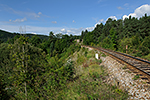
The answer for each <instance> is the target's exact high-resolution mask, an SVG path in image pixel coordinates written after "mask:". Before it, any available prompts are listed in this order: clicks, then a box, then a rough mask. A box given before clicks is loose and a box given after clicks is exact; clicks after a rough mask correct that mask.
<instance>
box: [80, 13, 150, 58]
mask: <svg viewBox="0 0 150 100" xmlns="http://www.w3.org/2000/svg"><path fill="white" fill-rule="evenodd" d="M149 23H150V16H147V14H145V16H143V17H141V18H139V19H138V18H135V17H131V16H129V18H126V19H124V20H122V19H119V20H117V21H116V20H113V19H111V18H109V19H108V20H107V21H106V23H105V24H104V25H103V24H102V23H101V24H98V25H97V26H96V27H95V29H94V30H93V31H92V32H88V31H87V30H85V31H82V33H81V37H80V41H82V40H83V44H85V45H91V46H101V47H103V48H107V49H111V50H116V51H119V52H123V53H126V46H127V47H128V49H127V53H128V54H130V55H133V56H135V57H142V58H144V59H147V60H150V24H149Z"/></svg>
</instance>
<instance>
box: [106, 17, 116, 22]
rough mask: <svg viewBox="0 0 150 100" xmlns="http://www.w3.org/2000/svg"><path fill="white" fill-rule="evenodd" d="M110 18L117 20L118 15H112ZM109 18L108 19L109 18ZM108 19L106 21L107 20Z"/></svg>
mask: <svg viewBox="0 0 150 100" xmlns="http://www.w3.org/2000/svg"><path fill="white" fill-rule="evenodd" d="M109 18H111V19H112V20H117V17H116V16H110V17H109ZM107 20H108V19H107ZM107 20H106V21H107Z"/></svg>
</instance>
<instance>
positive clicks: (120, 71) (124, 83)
mask: <svg viewBox="0 0 150 100" xmlns="http://www.w3.org/2000/svg"><path fill="white" fill-rule="evenodd" d="M88 48H89V49H90V50H91V49H93V48H90V47H88ZM98 52H99V51H98ZM100 59H102V63H101V65H103V66H104V67H106V68H107V71H108V73H109V77H108V78H107V80H106V82H107V83H108V84H112V85H116V86H117V87H119V88H120V89H121V90H124V91H127V92H128V94H129V95H130V97H129V99H130V100H150V84H148V83H146V81H145V80H143V79H141V78H139V76H138V75H137V73H134V72H132V71H131V70H129V69H128V68H127V65H125V64H121V63H120V62H118V61H117V60H115V59H113V58H111V57H110V56H106V57H103V56H101V55H100Z"/></svg>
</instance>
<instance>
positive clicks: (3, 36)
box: [0, 30, 49, 42]
mask: <svg viewBox="0 0 150 100" xmlns="http://www.w3.org/2000/svg"><path fill="white" fill-rule="evenodd" d="M16 35H24V36H27V37H29V38H31V37H32V36H34V35H35V34H29V33H28V34H19V33H11V32H7V31H4V30H0V40H1V41H3V42H6V41H7V40H8V39H12V38H14V37H15V36H16ZM37 36H38V37H39V38H40V39H42V40H44V39H45V40H48V38H49V37H48V36H46V35H37Z"/></svg>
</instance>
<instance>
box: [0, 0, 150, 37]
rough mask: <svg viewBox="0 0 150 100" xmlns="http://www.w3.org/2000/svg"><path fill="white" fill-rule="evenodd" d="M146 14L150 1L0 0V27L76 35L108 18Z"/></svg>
mask: <svg viewBox="0 0 150 100" xmlns="http://www.w3.org/2000/svg"><path fill="white" fill-rule="evenodd" d="M145 13H147V14H148V15H150V0H0V29H2V30H6V31H9V32H22V33H25V31H26V33H32V34H43V35H49V32H50V31H53V32H54V33H55V34H57V33H63V34H73V35H80V34H81V31H82V30H85V29H87V30H89V31H92V30H93V29H94V27H95V26H96V24H99V23H105V22H106V21H107V19H108V18H112V19H116V20H117V19H124V18H125V17H128V16H129V15H131V16H132V17H137V18H139V17H141V16H143V15H144V14H145Z"/></svg>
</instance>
